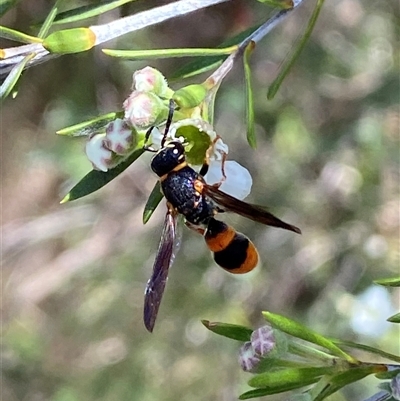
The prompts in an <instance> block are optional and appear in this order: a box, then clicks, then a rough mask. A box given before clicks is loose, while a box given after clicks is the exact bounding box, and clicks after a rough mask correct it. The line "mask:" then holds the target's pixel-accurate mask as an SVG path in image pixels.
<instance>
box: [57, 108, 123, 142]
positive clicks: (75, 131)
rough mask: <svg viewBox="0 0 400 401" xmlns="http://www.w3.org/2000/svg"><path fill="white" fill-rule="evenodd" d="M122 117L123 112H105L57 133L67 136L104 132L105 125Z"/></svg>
mask: <svg viewBox="0 0 400 401" xmlns="http://www.w3.org/2000/svg"><path fill="white" fill-rule="evenodd" d="M122 117H123V112H113V113H108V114H103V115H102V116H99V117H96V118H93V119H92V120H88V121H84V122H82V123H79V124H75V125H71V126H70V127H67V128H63V129H60V130H59V131H57V134H58V135H65V136H87V135H90V134H97V133H99V132H102V130H103V129H104V127H105V126H106V125H107V124H108V123H109V122H110V121H114V120H115V119H116V118H122Z"/></svg>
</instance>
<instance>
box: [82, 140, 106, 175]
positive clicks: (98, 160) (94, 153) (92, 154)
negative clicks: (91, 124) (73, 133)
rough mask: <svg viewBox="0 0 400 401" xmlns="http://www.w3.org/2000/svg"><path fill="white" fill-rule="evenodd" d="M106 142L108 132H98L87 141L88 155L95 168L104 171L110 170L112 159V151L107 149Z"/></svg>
mask: <svg viewBox="0 0 400 401" xmlns="http://www.w3.org/2000/svg"><path fill="white" fill-rule="evenodd" d="M105 142H106V134H98V135H95V136H93V137H92V138H90V139H89V141H88V142H87V143H86V155H87V157H88V159H89V160H90V162H91V163H92V165H93V168H95V169H96V170H100V171H104V172H105V171H107V170H108V168H109V167H110V164H111V160H112V152H111V150H110V149H107V147H106V143H105Z"/></svg>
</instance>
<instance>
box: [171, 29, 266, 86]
mask: <svg viewBox="0 0 400 401" xmlns="http://www.w3.org/2000/svg"><path fill="white" fill-rule="evenodd" d="M260 26H261V25H256V26H253V27H251V28H249V29H246V30H245V31H243V32H241V33H240V34H238V35H236V36H234V37H232V38H229V39H228V40H226V41H224V42H223V43H221V44H220V45H219V46H217V49H223V48H226V47H229V46H234V45H237V44H239V43H240V42H242V41H243V40H244V39H246V38H247V37H248V36H249V35H251V34H252V33H253V32H254V31H256V30H257V29H258V28H259V27H260ZM226 57H227V56H208V57H202V58H201V59H199V60H194V61H192V62H190V63H187V64H184V65H183V66H182V67H181V68H179V69H178V70H177V71H175V73H174V74H172V76H170V79H178V78H188V77H193V76H194V75H198V74H201V73H203V72H206V71H209V70H211V69H213V68H215V67H217V66H218V65H220V64H222V62H223V61H224V60H225V59H226Z"/></svg>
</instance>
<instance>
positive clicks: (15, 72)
mask: <svg viewBox="0 0 400 401" xmlns="http://www.w3.org/2000/svg"><path fill="white" fill-rule="evenodd" d="M34 57H35V54H34V53H31V54H28V55H27V56H25V57H24V58H23V59H22V60H21V61H20V62H19V63H17V64H16V65H15V66H14V67H13V68H12V70H11V72H10V73H9V74H8V75H7V78H6V79H5V80H4V82H3V83H2V84H1V87H0V99H1V100H3V99H5V98H6V97H7V96H8V95H9V94H10V93H11V92H12V90H13V89H14V87H15V85H16V84H17V82H18V79H19V77H20V76H21V74H22V71H23V70H24V68H25V66H26V64H28V63H29V61H30V60H32V59H33V58H34Z"/></svg>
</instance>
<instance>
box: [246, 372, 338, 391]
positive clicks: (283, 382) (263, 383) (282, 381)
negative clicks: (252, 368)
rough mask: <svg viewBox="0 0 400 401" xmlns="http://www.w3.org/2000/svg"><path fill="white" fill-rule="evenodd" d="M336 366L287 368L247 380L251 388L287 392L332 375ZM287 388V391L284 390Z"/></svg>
mask: <svg viewBox="0 0 400 401" xmlns="http://www.w3.org/2000/svg"><path fill="white" fill-rule="evenodd" d="M335 369H336V370H337V367H336V366H322V367H316V368H289V369H281V370H276V371H271V372H264V373H260V374H259V375H255V376H254V377H253V378H252V379H250V380H249V382H248V384H249V386H251V387H257V388H264V387H266V388H268V389H270V390H272V389H280V391H288V390H289V389H292V388H293V386H296V387H297V386H300V385H301V387H303V386H305V385H306V384H304V383H307V384H310V383H315V382H316V381H318V380H319V378H320V377H321V376H323V375H325V374H332V373H333V372H334V370H335ZM285 387H287V389H285Z"/></svg>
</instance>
